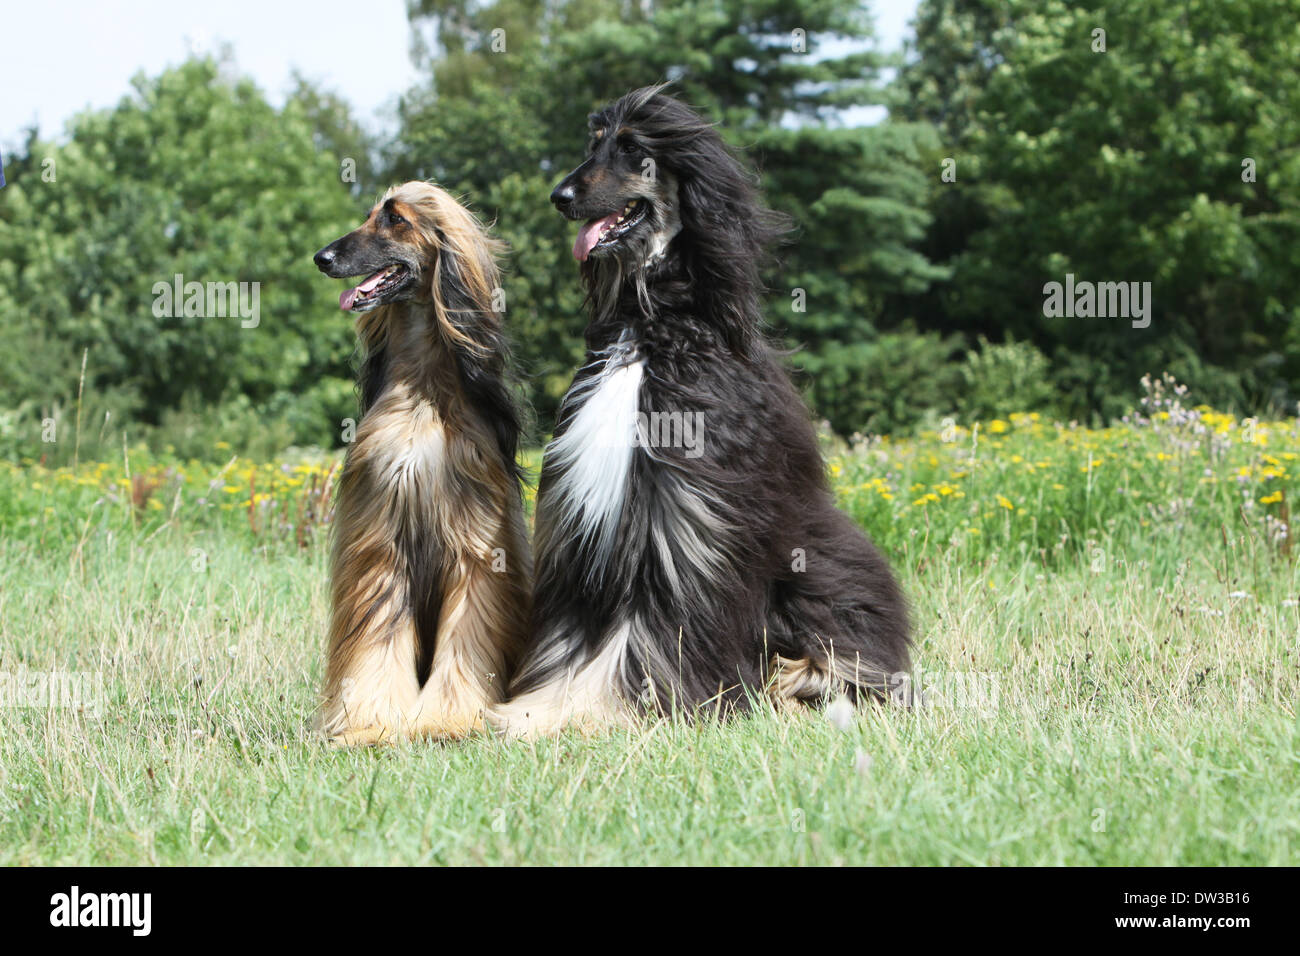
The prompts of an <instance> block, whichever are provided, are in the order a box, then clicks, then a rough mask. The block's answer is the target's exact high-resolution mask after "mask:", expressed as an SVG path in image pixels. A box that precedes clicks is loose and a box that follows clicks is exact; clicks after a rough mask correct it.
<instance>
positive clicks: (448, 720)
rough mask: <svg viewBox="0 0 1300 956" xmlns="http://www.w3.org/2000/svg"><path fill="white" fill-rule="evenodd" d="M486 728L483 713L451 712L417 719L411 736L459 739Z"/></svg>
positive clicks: (433, 738) (428, 738) (430, 738)
mask: <svg viewBox="0 0 1300 956" xmlns="http://www.w3.org/2000/svg"><path fill="white" fill-rule="evenodd" d="M486 729H487V725H486V724H484V722H483V715H482V714H450V715H442V716H439V717H429V718H418V719H416V721H415V723H414V725H413V726H412V728H411V736H413V737H416V738H420V737H423V738H425V739H427V740H459V739H460V738H462V737H468V736H470V735H471V734H476V733H482V732H483V731H484V730H486Z"/></svg>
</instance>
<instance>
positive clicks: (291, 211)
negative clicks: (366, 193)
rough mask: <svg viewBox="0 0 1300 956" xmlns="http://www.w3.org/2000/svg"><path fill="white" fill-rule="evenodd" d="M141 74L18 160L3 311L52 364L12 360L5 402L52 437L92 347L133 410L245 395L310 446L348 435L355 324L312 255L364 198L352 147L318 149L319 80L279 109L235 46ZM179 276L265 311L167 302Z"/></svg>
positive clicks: (218, 404) (140, 415) (99, 385)
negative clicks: (218, 56) (120, 95)
mask: <svg viewBox="0 0 1300 956" xmlns="http://www.w3.org/2000/svg"><path fill="white" fill-rule="evenodd" d="M133 86H134V92H133V94H132V95H130V96H127V97H125V98H124V99H123V100H122V101H121V102H120V103H119V104H118V105H117V106H116V107H114V108H112V109H109V110H103V111H97V112H88V113H84V114H82V115H80V116H78V117H77V118H76V119H74V120H73V121H72V122H71V124H70V125H69V129H68V134H67V141H66V142H65V143H63V144H55V143H52V142H46V141H42V140H40V139H39V138H38V137H36V136H35V135H33V136H32V137H31V138H30V139H29V140H28V142H27V145H26V147H25V150H24V153H23V155H22V156H20V157H19V158H18V159H17V161H16V162H14V163H13V164H12V165H11V171H12V173H13V175H11V176H10V182H9V185H8V186H7V187H6V189H5V195H4V206H3V209H4V212H3V216H0V323H3V324H4V326H5V327H6V328H10V329H18V330H21V334H22V336H23V339H22V341H24V342H25V345H26V348H27V349H28V350H31V351H34V352H35V353H36V357H35V358H34V359H32V358H29V357H27V356H26V355H24V354H23V353H21V352H20V353H18V354H17V355H15V354H14V353H12V352H11V353H9V354H8V355H7V356H6V358H5V359H2V360H0V361H5V362H7V363H8V364H9V365H10V367H9V368H6V369H5V370H4V371H5V372H6V374H5V375H4V376H3V378H0V405H3V406H6V407H11V408H13V407H22V408H24V409H27V410H28V411H29V412H30V413H31V416H32V417H31V419H30V420H29V425H28V426H24V429H23V434H24V436H28V437H29V438H31V439H35V436H36V435H38V434H39V432H38V428H37V423H36V421H35V415H36V413H37V411H39V410H40V409H42V408H47V409H48V408H52V407H55V406H56V405H58V406H62V407H64V408H66V407H68V406H69V405H70V403H71V401H72V400H73V399H74V398H75V396H76V394H77V389H78V378H79V372H80V365H81V358H82V353H83V350H84V349H89V356H88V361H87V375H86V394H87V396H89V397H90V399H91V401H92V402H96V403H98V404H99V405H100V406H102V408H103V409H104V410H107V411H111V412H112V413H113V420H114V421H115V422H117V421H122V420H124V419H131V420H133V421H137V422H140V423H144V424H157V423H158V422H160V421H162V420H163V419H164V417H165V416H166V415H167V414H168V413H169V412H175V411H176V410H178V409H181V408H182V407H189V406H202V407H205V408H216V409H222V408H226V407H236V408H239V409H243V410H244V411H245V412H247V413H248V415H251V416H253V418H252V419H251V420H252V421H258V422H260V423H261V425H263V426H265V425H266V424H267V421H268V419H269V418H285V419H286V420H288V421H289V425H290V431H291V434H289V435H288V437H289V438H290V439H292V440H296V441H304V442H306V441H311V442H318V443H321V444H332V443H334V441H335V440H336V437H335V436H336V435H337V429H338V419H339V418H341V417H343V416H345V415H346V414H348V413H349V412H350V410H351V409H352V408H354V405H353V404H352V399H351V389H352V386H351V375H350V373H349V370H348V367H347V362H348V356H349V355H350V354H351V352H352V349H353V344H352V335H353V333H352V329H351V323H350V321H349V319H348V317H347V316H345V315H343V314H341V313H340V312H339V310H338V307H337V303H336V302H335V301H334V297H335V296H336V295H337V288H335V287H334V285H333V284H331V283H330V282H328V281H326V280H325V279H323V278H322V277H321V276H320V275H319V274H318V272H317V271H316V269H315V267H314V265H313V264H312V261H311V257H312V254H313V253H314V252H315V251H316V249H318V248H319V247H320V246H322V245H324V244H325V243H326V242H328V241H329V240H331V239H333V238H335V237H337V236H338V235H340V234H341V233H342V232H343V231H345V230H347V229H349V228H352V227H353V226H354V225H355V223H356V221H357V217H358V206H357V204H356V202H355V200H354V199H353V197H352V195H351V194H350V192H349V188H348V185H347V184H346V183H342V182H341V181H340V176H339V169H340V166H339V158H338V157H337V156H334V155H331V154H330V153H328V152H325V151H322V150H321V149H319V148H318V144H317V141H316V135H317V133H318V132H319V131H318V130H317V129H315V128H314V127H313V122H312V115H311V113H310V111H309V110H308V109H307V108H306V107H305V105H304V90H303V88H302V87H300V89H299V93H298V95H296V96H295V97H292V98H291V99H290V100H289V102H288V103H287V105H286V106H285V107H284V108H283V109H282V110H276V109H275V108H273V107H272V106H271V105H270V104H268V103H267V101H266V99H265V98H264V97H263V95H262V94H261V92H260V91H259V90H258V89H257V88H256V87H255V86H254V85H253V84H252V83H251V82H250V81H248V80H247V79H244V78H241V77H239V76H237V75H235V74H234V73H233V69H232V67H231V65H230V63H229V62H228V61H223V60H215V59H192V60H189V61H187V62H185V63H183V64H182V65H181V66H179V67H176V68H175V69H170V70H167V71H166V72H164V73H162V74H161V75H159V76H157V77H154V78H146V77H144V76H139V77H137V78H136V79H135V80H134V81H133ZM42 173H45V175H42ZM177 275H180V276H182V277H183V279H182V282H183V283H189V282H197V283H201V284H203V285H204V288H205V292H206V286H207V283H220V284H222V285H223V286H225V284H226V283H235V284H236V287H235V288H236V290H239V285H238V284H240V283H246V284H247V285H245V286H244V287H243V290H240V291H244V293H245V298H244V299H243V303H244V305H245V306H246V307H247V308H246V309H245V310H244V311H245V312H247V313H248V314H247V315H246V314H244V312H240V311H238V310H237V308H235V307H234V303H233V302H229V303H226V304H225V306H224V308H222V303H221V302H220V301H214V302H212V303H209V302H208V300H207V296H206V294H205V295H204V297H203V299H204V301H203V309H202V314H200V315H194V314H187V310H186V309H185V308H184V305H183V304H182V303H181V302H175V303H163V302H160V296H161V293H160V291H159V290H161V289H163V288H164V287H171V286H174V283H175V281H176V280H175V277H176V276H177ZM254 289H256V295H257V300H256V304H257V311H256V314H253V310H252V306H253V304H254V300H253V294H254ZM226 291H229V289H228V288H226V289H223V290H222V293H223V294H224V293H225V292H226ZM186 298H187V299H188V296H186ZM210 305H216V306H217V308H216V309H215V310H214V309H212V308H210ZM213 312H224V313H225V314H224V315H221V314H213ZM26 365H31V373H28V372H26V371H25V370H24V366H26ZM231 403H236V404H235V405H231ZM222 414H223V413H222V412H221V411H216V412H214V413H213V417H214V419H216V420H218V421H219V420H220V419H221V416H222ZM245 417H246V418H247V417H248V416H247V415H246V416H245ZM226 427H227V429H228V430H229V431H233V432H236V433H235V434H230V435H228V440H229V441H231V442H232V443H233V444H236V445H238V444H239V443H241V442H242V440H243V437H244V436H242V435H241V434H238V426H237V425H233V424H232V423H231V421H230V420H229V419H227V421H226ZM27 447H28V449H30V448H31V445H30V444H29V445H28V446H27ZM38 450H39V451H42V452H44V451H49V449H44V448H39V449H38ZM29 453H30V451H29Z"/></svg>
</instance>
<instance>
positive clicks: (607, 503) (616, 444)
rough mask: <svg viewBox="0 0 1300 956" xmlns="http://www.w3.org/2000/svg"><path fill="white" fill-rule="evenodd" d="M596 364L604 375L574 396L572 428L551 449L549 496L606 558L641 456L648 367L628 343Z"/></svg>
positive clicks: (563, 520) (565, 520)
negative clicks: (638, 441) (638, 439)
mask: <svg viewBox="0 0 1300 956" xmlns="http://www.w3.org/2000/svg"><path fill="white" fill-rule="evenodd" d="M596 362H598V363H600V365H599V370H598V371H595V373H594V374H591V375H590V376H589V377H588V378H586V379H585V380H584V381H583V382H582V383H581V384H579V385H578V386H577V387H575V388H574V390H573V391H572V392H571V393H570V395H569V397H568V399H567V401H566V404H569V406H570V407H571V408H572V412H571V413H570V416H571V417H570V418H569V420H568V425H567V427H566V428H565V430H564V431H563V432H562V433H561V434H560V435H558V436H557V437H556V438H555V440H554V441H553V442H552V443H551V445H550V447H549V448H548V449H547V454H548V456H549V461H550V463H551V464H552V465H553V467H554V468H555V474H556V476H557V477H556V479H555V484H554V486H553V488H552V489H551V491H550V494H549V495H548V496H547V497H548V499H549V503H550V505H551V507H552V508H553V509H554V510H555V516H556V517H557V518H558V519H559V522H560V524H561V525H563V526H565V527H567V528H568V529H569V531H570V533H571V534H574V535H576V536H578V537H580V538H583V539H585V540H587V541H589V542H591V544H592V545H593V547H594V549H595V552H596V554H597V555H599V556H600V557H601V558H602V559H604V558H607V557H608V556H609V553H610V551H611V550H612V548H613V546H614V537H615V532H616V530H617V527H618V521H619V516H620V515H621V514H622V511H623V505H624V501H625V499H626V496H627V486H628V476H629V473H630V471H631V467H632V459H633V455H634V454H636V453H637V452H638V449H637V448H636V447H634V438H635V436H636V427H637V414H638V412H639V411H640V402H641V397H640V396H641V383H642V379H643V377H644V374H645V362H644V360H643V359H642V358H641V357H640V356H639V355H638V354H637V352H636V349H635V347H634V346H633V345H631V344H630V343H629V342H628V341H626V340H624V341H620V342H619V343H618V344H616V345H614V346H612V347H611V348H609V349H607V350H606V351H605V353H604V354H603V355H601V356H599V357H598V358H597V359H596ZM593 365H595V363H593Z"/></svg>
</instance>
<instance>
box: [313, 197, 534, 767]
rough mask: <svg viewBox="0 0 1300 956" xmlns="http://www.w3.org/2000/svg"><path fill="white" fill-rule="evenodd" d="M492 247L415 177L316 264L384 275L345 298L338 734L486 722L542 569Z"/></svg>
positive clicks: (335, 699)
mask: <svg viewBox="0 0 1300 956" xmlns="http://www.w3.org/2000/svg"><path fill="white" fill-rule="evenodd" d="M497 253H498V245H497V243H496V242H494V241H493V240H492V239H490V238H489V237H488V235H487V233H486V232H485V230H484V229H483V227H482V226H481V225H480V224H479V223H478V222H477V220H475V218H474V217H473V216H472V215H471V214H470V213H469V212H468V211H466V210H465V209H464V208H463V207H462V206H460V204H458V203H457V202H456V201H455V200H454V199H453V198H452V197H451V196H449V195H448V194H447V193H446V192H444V191H443V190H441V189H439V188H437V187H436V186H433V185H430V184H428V183H421V182H411V183H406V184H404V185H402V186H397V187H394V188H393V189H390V190H389V191H388V192H387V193H386V194H385V195H384V197H383V198H382V199H381V200H380V202H379V203H378V204H376V206H375V207H374V209H373V210H372V211H371V213H370V215H369V216H368V217H367V219H366V222H365V223H364V224H363V225H362V226H361V227H360V228H359V229H357V230H355V231H354V232H352V233H349V234H348V235H346V236H344V237H343V238H341V239H339V240H337V241H335V242H334V243H331V244H330V245H329V246H327V247H326V248H325V249H322V250H321V251H320V252H319V253H317V256H316V262H317V264H318V265H319V266H320V268H321V270H322V271H324V272H326V273H327V274H328V275H331V276H336V277H343V276H353V275H362V274H370V273H373V274H371V275H370V277H369V278H367V279H366V280H365V281H364V282H362V284H361V285H360V286H358V287H357V288H356V289H353V290H350V291H348V292H345V293H344V294H343V295H342V296H341V297H340V304H341V305H342V306H343V307H344V308H345V309H347V310H349V311H355V312H358V313H359V316H358V319H357V332H358V337H359V340H360V344H361V348H362V351H363V354H364V360H363V364H362V367H361V374H360V380H359V393H360V399H361V406H362V418H361V420H360V424H359V426H358V427H357V430H356V437H355V440H354V442H353V443H352V445H351V446H350V447H349V449H348V453H347V462H346V464H345V466H344V470H343V477H342V480H341V483H340V488H339V498H338V504H337V507H336V510H335V515H336V518H335V521H336V527H335V532H334V533H335V542H334V555H333V582H332V596H333V616H332V621H331V625H330V633H329V651H328V661H327V666H326V676H325V686H324V689H323V703H322V708H321V713H320V718H319V723H320V727H321V729H322V730H323V731H324V732H325V733H326V734H328V735H330V736H332V737H335V738H336V739H339V740H341V741H343V742H350V743H353V742H360V743H368V742H373V741H376V740H380V739H383V738H385V737H389V736H399V735H401V736H414V735H429V736H440V737H447V736H459V735H462V734H464V733H467V732H469V731H471V730H474V729H476V728H478V727H481V726H482V716H483V713H484V710H485V708H486V707H487V706H488V705H490V704H492V703H494V702H496V701H499V700H500V699H501V697H502V691H503V690H504V682H505V680H506V676H507V674H508V670H509V668H510V666H511V664H512V662H513V660H514V658H515V656H516V654H517V653H518V651H519V649H520V647H521V646H522V642H523V639H524V636H525V633H526V626H527V617H528V605H529V590H528V589H529V583H530V578H531V560H530V554H529V548H528V542H527V538H526V532H525V526H524V520H523V510H522V499H521V494H520V481H519V478H520V475H519V471H518V468H517V465H516V452H517V449H518V442H519V431H520V422H519V415H518V413H517V411H516V405H515V403H514V401H513V398H512V393H511V390H510V388H509V386H508V384H507V380H506V354H507V343H506V336H505V331H504V328H503V324H502V319H501V313H500V312H499V311H497V310H496V309H494V308H493V305H494V303H493V296H494V294H495V293H496V290H497V289H498V286H499V279H498V271H497V263H496V257H497Z"/></svg>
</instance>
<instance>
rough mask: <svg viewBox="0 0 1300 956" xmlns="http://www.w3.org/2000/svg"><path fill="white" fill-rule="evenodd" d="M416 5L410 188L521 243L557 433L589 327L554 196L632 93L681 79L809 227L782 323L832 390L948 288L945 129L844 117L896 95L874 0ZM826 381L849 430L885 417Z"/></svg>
mask: <svg viewBox="0 0 1300 956" xmlns="http://www.w3.org/2000/svg"><path fill="white" fill-rule="evenodd" d="M411 10H412V21H413V26H414V29H415V33H416V37H417V40H416V43H415V49H416V51H417V60H418V61H419V62H424V63H427V65H428V67H429V71H428V77H427V79H426V81H425V82H424V84H423V85H422V86H421V87H420V88H418V89H416V90H413V91H411V92H410V93H409V94H408V95H407V96H406V97H405V98H404V99H403V101H402V104H401V118H402V132H401V135H400V136H399V138H398V144H397V146H396V148H395V149H394V150H393V151H392V153H391V154H390V161H391V165H390V170H391V178H394V179H397V178H406V177H412V176H432V177H434V178H436V179H438V180H439V181H440V182H442V183H443V184H444V185H446V186H448V187H449V188H451V189H453V190H454V191H459V192H461V193H463V194H464V195H465V196H466V197H468V198H469V199H470V200H472V202H473V203H474V204H475V205H476V206H477V207H478V208H479V209H480V210H482V211H483V212H484V213H485V214H486V215H487V216H488V218H490V219H494V220H495V221H496V223H497V231H498V233H499V234H500V235H501V236H502V237H503V238H504V239H506V240H507V241H508V242H509V243H510V245H511V247H512V249H513V250H514V258H513V268H512V269H511V271H510V273H509V277H508V279H507V298H508V301H509V303H510V312H509V317H510V320H511V325H512V329H513V333H514V338H515V341H516V342H517V343H518V346H519V352H520V354H521V357H522V358H523V360H524V366H525V369H526V370H527V371H528V372H529V373H530V374H531V375H532V376H534V383H535V387H534V388H533V390H532V394H531V397H532V400H533V402H534V404H535V405H536V406H537V407H538V409H539V413H540V418H541V422H542V425H543V429H544V430H545V429H549V425H550V422H551V421H552V420H553V418H554V413H555V408H556V403H557V402H558V399H559V397H560V396H561V395H562V393H563V391H564V389H565V388H566V387H567V385H568V382H569V379H570V377H571V374H572V370H573V368H574V367H575V366H576V365H577V364H578V363H579V362H580V361H581V356H582V344H581V338H580V334H581V331H582V328H583V326H584V324H585V321H584V319H583V317H582V314H581V292H580V289H579V287H578V283H577V279H576V270H575V268H574V265H573V262H572V260H571V257H570V255H569V252H568V249H569V246H570V244H571V241H572V235H571V233H572V227H571V226H570V225H569V224H566V223H565V222H564V221H563V220H562V219H560V217H558V216H556V215H555V213H554V212H553V211H552V210H551V209H550V205H549V203H548V202H547V196H548V194H549V192H550V190H551V188H552V187H553V185H554V183H555V182H556V181H557V180H558V179H559V177H560V176H561V175H562V174H563V173H564V172H565V171H567V170H568V169H569V168H571V167H572V166H574V165H576V164H577V162H578V161H579V160H580V158H581V150H582V145H583V141H584V136H585V118H586V115H587V113H589V112H590V111H592V110H593V109H595V108H597V107H599V106H600V105H602V104H603V103H605V102H607V101H609V100H610V99H612V98H614V97H616V96H619V95H621V94H623V93H625V92H627V91H628V90H629V89H633V88H635V87H638V86H643V85H646V84H649V83H654V82H659V81H664V80H668V81H671V82H672V88H671V90H672V92H673V93H674V94H676V95H678V96H680V97H682V98H683V99H684V100H686V101H687V102H689V103H691V104H693V105H695V106H697V107H699V108H700V109H702V110H703V111H704V112H705V113H706V114H707V115H709V116H711V117H712V118H714V119H716V120H718V121H719V122H720V124H721V128H722V131H723V133H724V135H725V136H726V137H727V138H728V139H729V140H730V141H731V142H732V144H733V145H735V146H737V147H739V148H741V149H743V150H744V151H745V152H746V153H747V154H748V155H749V157H750V159H751V161H753V162H754V163H756V164H757V165H758V166H759V167H760V168H761V170H762V172H763V175H764V184H765V187H766V189H767V193H768V198H769V201H770V203H771V204H772V205H773V206H775V207H777V208H778V209H781V210H783V211H784V212H786V213H788V214H789V215H790V216H791V217H792V219H793V221H794V223H795V224H796V226H797V230H796V233H795V237H796V239H795V242H794V244H792V245H790V246H789V247H787V248H786V249H784V250H782V253H781V255H782V259H783V264H782V265H781V266H779V267H778V268H777V269H775V270H774V271H773V272H772V273H771V275H770V276H769V284H770V285H771V287H772V290H773V294H772V297H771V309H770V319H771V321H772V325H773V328H774V330H775V331H776V332H778V333H781V334H785V335H786V336H787V337H788V338H789V340H790V341H791V342H792V343H794V344H797V345H800V346H803V347H805V348H806V352H805V353H803V354H801V355H800V357H799V359H798V360H797V361H799V362H800V363H803V364H805V365H806V366H808V367H810V368H812V367H816V368H817V369H819V370H829V371H828V374H827V375H826V376H824V377H823V379H824V381H825V382H828V383H829V382H830V381H832V380H834V381H836V382H841V383H842V382H844V381H848V382H850V383H854V385H861V384H862V383H861V382H860V381H859V379H860V378H861V376H862V375H864V374H867V373H866V371H865V370H863V369H861V368H860V367H859V365H858V362H857V355H858V351H857V350H858V348H859V347H860V346H862V345H864V344H867V343H870V342H872V341H874V340H875V339H876V338H877V336H878V334H879V332H880V330H882V329H887V328H894V327H897V326H899V325H900V324H901V323H902V321H903V319H904V318H905V317H906V316H905V314H904V313H902V312H901V311H895V312H889V311H887V306H888V304H889V303H891V302H895V301H896V300H895V299H894V298H893V297H896V296H901V295H903V294H908V293H915V292H916V291H917V290H920V289H924V288H925V287H926V286H927V285H928V284H929V283H930V282H931V281H933V280H934V279H935V278H938V277H941V276H943V275H945V274H946V273H944V272H943V271H942V270H936V269H934V268H933V267H932V266H931V265H930V264H929V263H928V262H927V261H926V260H925V258H924V257H923V256H921V255H919V254H917V252H916V251H915V249H914V248H913V245H914V244H915V243H916V242H917V241H919V240H920V238H922V237H923V235H924V232H925V227H926V225H927V220H928V213H927V212H926V202H927V195H926V193H927V188H928V187H927V184H926V180H925V178H924V176H923V175H922V174H921V173H920V172H918V171H917V168H916V163H915V156H916V154H917V152H918V150H919V148H920V145H919V144H921V143H923V142H924V140H925V136H926V132H927V131H926V130H925V129H924V128H922V127H919V126H914V125H905V124H898V125H889V126H886V127H882V128H848V127H845V126H843V125H842V124H840V123H839V121H838V117H839V115H840V113H839V111H840V110H842V109H844V108H848V107H852V106H862V105H870V104H872V103H876V102H879V101H880V98H881V88H880V82H879V71H880V68H881V67H882V66H883V65H884V63H885V60H884V58H883V57H882V56H881V55H880V54H878V53H876V52H875V51H874V50H873V48H872V44H871V36H872V34H871V24H870V19H869V17H868V16H867V14H866V12H865V11H864V9H863V8H862V7H861V5H860V4H858V3H854V2H849V0H798V2H793V3H791V2H777V0H758V2H754V0H725V2H722V3H719V4H711V5H705V6H701V5H699V4H694V3H689V2H684V0H670V2H660V3H656V4H653V5H650V4H634V3H618V2H613V0H567V2H564V0H561V2H558V3H554V2H552V3H542V2H537V0H496V2H494V3H491V4H487V5H483V4H478V3H468V2H462V0H417V2H415V3H413V4H412V7H411ZM832 39H835V40H838V41H839V43H838V44H837V45H836V47H835V48H834V49H832V48H831V46H830V44H829V41H830V40H832ZM797 290H802V293H803V299H802V306H803V308H802V311H797V310H795V309H794V308H792V301H793V296H794V295H795V294H796V292H797ZM905 334H911V333H905ZM817 381H818V379H817V378H814V379H813V382H814V389H813V392H812V397H813V399H814V401H815V402H816V403H817V405H818V408H819V411H820V412H821V413H822V414H823V415H826V416H828V417H829V418H830V419H831V420H832V422H833V423H834V424H835V425H836V427H837V428H839V429H841V430H842V431H845V432H849V431H853V430H856V429H857V428H859V427H861V426H862V425H863V424H864V423H865V422H866V421H867V420H868V418H870V417H871V416H872V414H873V413H874V412H875V411H877V410H876V409H873V408H871V407H867V406H865V405H863V404H862V401H861V400H860V397H861V396H863V395H866V394H868V393H869V391H870V390H868V389H864V388H859V387H849V388H845V387H831V386H829V385H826V386H824V387H822V386H818V385H816V384H815V383H816V382H817ZM853 396H859V398H854V397H853Z"/></svg>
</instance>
